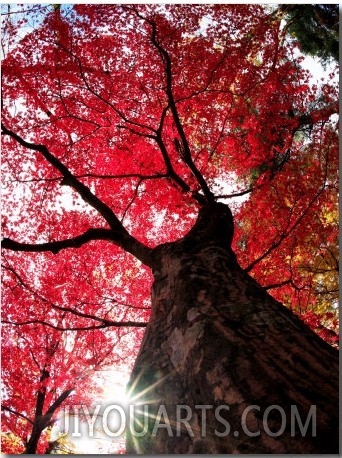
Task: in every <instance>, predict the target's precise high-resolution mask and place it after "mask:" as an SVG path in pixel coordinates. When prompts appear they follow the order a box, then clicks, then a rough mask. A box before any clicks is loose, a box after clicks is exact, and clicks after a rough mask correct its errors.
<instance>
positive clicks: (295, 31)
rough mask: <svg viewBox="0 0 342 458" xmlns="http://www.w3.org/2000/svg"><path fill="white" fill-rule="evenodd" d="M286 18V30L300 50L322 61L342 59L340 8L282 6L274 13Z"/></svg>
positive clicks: (333, 6) (330, 6)
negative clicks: (340, 52) (297, 43)
mask: <svg viewBox="0 0 342 458" xmlns="http://www.w3.org/2000/svg"><path fill="white" fill-rule="evenodd" d="M274 14H275V15H276V16H278V17H280V18H284V17H285V19H286V22H287V24H286V28H287V30H288V32H289V33H290V34H292V35H293V36H294V37H296V39H297V40H298V41H299V43H300V47H301V51H302V52H304V53H307V54H310V55H312V56H318V57H319V58H320V59H321V60H322V61H323V62H327V61H328V60H331V58H333V59H335V60H336V62H338V58H339V38H338V31H339V5H337V4H336V5H303V4H302V5H279V6H278V8H277V10H276V11H275V13H274Z"/></svg>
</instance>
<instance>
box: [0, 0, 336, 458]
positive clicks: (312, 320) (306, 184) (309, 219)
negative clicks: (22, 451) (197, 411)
mask: <svg viewBox="0 0 342 458" xmlns="http://www.w3.org/2000/svg"><path fill="white" fill-rule="evenodd" d="M18 18H19V19H18ZM31 23H33V26H32V28H31V29H30V30H29V31H27V30H26V32H25V33H22V31H23V28H25V27H29V25H30V24H31ZM21 34H22V35H23V36H21ZM2 46H3V52H4V54H5V58H4V59H3V63H2V69H3V72H2V87H3V91H2V120H3V124H2V134H3V140H2V146H3V164H2V167H3V183H4V185H5V186H4V191H3V199H4V202H5V206H4V215H3V219H2V223H3V234H4V237H5V238H4V239H3V242H2V246H3V248H4V249H5V255H4V258H3V260H4V269H5V272H6V274H5V275H4V291H5V296H4V300H3V303H4V305H5V309H4V316H5V327H4V329H5V336H4V340H5V345H4V348H5V352H6V351H8V354H9V355H12V354H13V355H14V354H15V352H17V353H18V354H20V358H22V359H21V360H22V361H24V363H25V364H24V367H25V371H26V372H25V374H27V381H25V382H24V383H23V382H21V385H22V386H25V389H26V390H27V393H29V392H31V396H30V395H29V394H27V398H30V399H31V401H32V402H31V405H32V406H34V402H35V400H37V399H38V397H39V396H40V395H39V393H42V392H45V391H44V390H46V392H49V393H50V400H46V405H48V403H49V402H54V401H52V399H54V400H55V399H56V396H59V395H61V393H64V392H65V391H64V390H67V391H68V390H69V389H71V388H70V383H72V387H73V388H74V387H75V386H76V387H78V389H79V392H81V391H82V386H83V385H82V383H81V382H80V380H79V379H78V378H77V377H75V374H71V373H72V369H73V364H72V363H71V362H70V358H71V355H70V352H69V353H68V352H67V350H66V347H65V345H64V346H63V342H64V340H63V339H66V337H65V335H69V334H65V333H70V335H72V336H74V337H72V339H74V340H75V349H76V350H75V355H73V358H75V361H77V363H75V364H76V365H78V368H81V369H79V370H82V371H84V370H85V368H91V370H94V364H97V363H98V360H100V361H103V358H104V357H105V358H109V359H108V362H109V361H110V362H111V363H114V362H115V361H117V358H119V359H121V358H123V356H124V355H125V356H127V357H130V358H132V359H133V358H134V357H135V356H136V355H137V353H138V350H139V342H140V341H141V338H142V336H143V333H144V329H145V327H146V325H147V323H148V326H147V329H146V332H145V335H144V341H143V344H142V348H141V351H140V352H139V355H138V357H137V360H136V363H135V365H134V369H133V372H132V377H131V382H130V386H131V389H133V388H134V390H135V391H136V392H138V393H139V392H141V393H143V392H144V393H145V394H146V391H144V390H145V388H146V387H149V390H148V397H149V399H150V400H151V399H159V400H161V403H162V404H165V405H170V406H175V405H176V404H177V403H178V404H186V405H189V406H192V407H193V406H195V405H199V404H201V405H204V404H213V405H219V404H225V403H226V404H227V403H229V404H230V405H231V406H232V412H231V413H230V417H229V418H230V421H231V423H234V425H235V426H236V425H237V423H238V418H239V417H241V406H246V405H250V404H258V402H259V405H261V406H269V405H272V404H277V405H281V406H283V407H284V409H285V410H286V409H288V408H289V406H290V404H291V402H292V404H298V405H300V408H301V409H302V411H303V412H306V413H307V411H305V408H307V406H308V405H309V404H310V403H311V404H313V403H315V404H317V405H318V407H319V409H322V408H323V407H322V406H324V413H322V412H321V410H320V411H319V413H320V417H319V418H317V421H318V423H319V431H320V434H321V435H319V436H318V437H317V438H307V437H301V438H300V439H298V438H297V437H295V438H292V437H289V432H288V431H285V432H284V434H283V439H281V440H280V438H279V437H277V441H275V440H274V439H272V438H266V436H265V434H262V435H261V437H260V438H258V439H257V440H256V439H255V437H254V436H253V437H248V436H246V435H245V436H244V437H242V436H240V437H239V438H237V437H235V436H234V437H233V436H232V435H231V436H229V438H227V437H225V438H223V439H222V438H220V437H213V436H214V434H213V431H214V430H215V419H213V418H212V417H211V416H210V415H209V414H208V421H209V419H210V428H208V429H209V430H210V432H211V433H210V434H209V436H208V438H204V439H203V438H199V437H198V435H196V437H195V438H192V437H190V438H189V436H187V435H186V434H185V433H183V432H182V434H181V436H180V437H169V438H166V434H167V431H166V430H163V431H161V432H158V435H157V436H156V437H155V438H152V439H151V436H150V435H148V436H147V437H144V438H139V441H137V439H136V438H134V440H133V439H132V438H131V437H129V438H128V446H127V450H128V451H130V452H133V451H138V452H140V451H145V452H146V453H153V452H154V453H158V452H159V453H163V452H167V451H168V452H170V451H173V452H188V453H199V452H206V453H209V452H210V453H220V452H221V453H232V452H234V451H235V452H236V451H239V452H240V453H243V452H245V453H246V452H263V453H270V452H274V453H277V452H278V453H286V452H293V453H295V452H302V453H305V452H307V453H312V452H317V453H319V452H325V453H330V452H332V451H336V447H337V445H336V444H337V436H336V434H338V432H336V429H335V427H334V426H333V425H332V424H333V423H334V421H333V420H332V419H334V418H337V413H338V412H336V405H337V404H336V396H337V388H336V384H337V356H336V354H337V352H336V350H335V349H334V348H332V347H331V346H330V345H328V344H327V343H325V342H324V341H323V340H322V339H320V338H319V337H318V336H316V334H315V333H313V332H312V331H310V330H309V328H307V327H306V326H305V325H304V324H302V322H301V321H300V320H299V319H298V318H297V317H296V316H295V315H294V314H293V313H291V312H289V311H288V310H287V309H286V308H284V307H283V306H281V305H280V304H279V302H277V301H276V300H279V301H281V302H282V303H284V304H285V305H287V306H288V307H289V308H291V309H292V311H294V312H295V313H296V314H298V315H301V316H302V318H303V319H304V320H306V322H307V323H308V324H309V325H310V326H311V327H312V328H313V329H315V330H316V331H317V332H318V333H319V334H320V335H321V337H323V338H324V339H325V340H327V341H328V342H329V343H330V344H333V345H336V343H337V324H338V323H337V312H336V309H337V307H336V294H337V292H336V289H337V288H336V275H337V268H338V261H337V250H336V246H337V233H338V232H337V217H336V214H337V209H336V208H337V207H336V206H337V162H338V160H337V151H338V137H337V132H336V125H335V124H336V119H335V115H336V113H337V108H338V94H337V88H336V84H335V83H334V80H333V79H332V80H331V81H330V82H329V83H326V82H325V83H322V84H321V85H318V84H316V85H314V84H310V81H309V78H310V74H309V72H308V71H306V70H304V69H303V68H302V66H301V62H302V60H303V57H302V56H301V55H300V54H298V53H296V52H295V46H296V44H295V43H294V42H293V40H291V41H288V40H287V38H286V30H284V29H282V27H281V22H280V20H278V19H277V18H276V17H275V16H274V15H272V13H271V12H270V11H269V10H268V9H267V8H265V7H263V6H262V5H191V7H190V5H184V6H181V5H177V6H175V5H173V6H172V5H136V6H131V5H111V6H109V5H73V6H66V7H62V6H59V5H54V6H53V7H51V6H49V5H45V6H42V5H36V6H29V7H27V9H25V8H24V7H23V13H22V14H19V13H18V12H17V13H16V15H15V16H12V15H11V14H10V11H6V14H5V19H4V21H3V45H2ZM331 77H333V73H332V75H331ZM242 196H245V197H247V199H246V200H245V201H244V202H243V203H241V202H238V201H236V198H238V197H242ZM228 204H229V207H230V209H229V207H228ZM233 215H234V216H233ZM196 218H197V219H196ZM152 274H153V275H152ZM152 277H153V278H152ZM252 277H253V278H254V279H252ZM152 281H153V294H152V308H151V305H150V300H149V290H150V287H151V284H152ZM266 291H268V292H270V293H271V294H272V296H271V295H269V294H267V292H266ZM253 317H254V318H253ZM38 330H39V331H38ZM132 332H133V333H134V334H133V336H132ZM37 334H38V337H37ZM126 334H127V335H129V338H128V340H126V342H129V345H128V348H127V349H126V352H122V350H120V349H119V348H117V345H116V343H117V341H118V340H120V339H123V337H124V336H125V335H126ZM75 336H77V337H75ZM110 336H111V337H110ZM37 338H38V340H36V339H37ZM90 341H92V342H93V343H94V345H95V346H96V348H97V353H96V357H97V358H98V360H97V359H96V358H95V356H94V355H90V356H89V354H88V353H87V352H85V349H88V348H89V342H90ZM53 342H59V344H58V345H59V349H58V351H60V350H62V351H61V354H60V353H57V352H56V353H54V354H53V356H54V357H55V356H56V357H57V355H58V358H57V359H56V360H54V362H53V364H54V365H55V366H54V370H53V374H54V376H53V378H51V377H49V383H50V379H51V384H52V385H51V387H50V386H49V388H48V389H47V385H46V383H45V379H44V380H43V381H42V380H40V379H39V377H42V376H44V373H45V371H46V370H47V369H45V367H46V364H48V365H51V364H52V360H51V362H50V360H49V361H48V358H50V357H51V358H52V355H51V344H52V343H53ZM24 343H25V344H24ZM36 346H37V350H36ZM38 349H39V358H38V356H37V354H36V351H38ZM110 354H111V355H112V359H110ZM307 354H308V355H309V356H307ZM117 355H119V357H118V356H117ZM264 355H266V357H267V358H268V360H267V361H266V360H264V359H263V358H264ZM89 358H90V359H91V361H90V360H89ZM94 358H95V359H94ZM5 361H6V363H5V373H6V375H7V377H6V393H7V395H8V396H9V399H8V400H9V401H10V403H9V404H6V406H7V408H8V409H12V410H15V411H16V412H17V413H19V414H20V415H16V416H14V417H13V415H12V416H9V417H8V418H9V426H8V430H9V431H11V432H13V433H14V434H19V430H20V428H21V429H22V430H23V429H25V428H26V429H25V431H27V427H28V425H26V426H25V427H24V426H23V422H22V420H24V419H25V417H27V416H29V413H27V414H26V413H25V412H26V410H25V409H26V408H27V407H25V406H24V405H23V404H20V402H19V401H21V402H22V401H23V399H21V400H18V401H17V400H16V399H15V396H16V395H15V393H16V392H17V384H18V380H17V378H16V376H15V375H19V374H20V377H21V376H22V373H23V370H24V369H23V367H22V366H20V364H21V363H20V359H19V357H18V358H15V357H14V356H13V357H12V356H11V357H10V356H8V357H7V358H6V359H5ZM291 361H292V362H291ZM303 361H304V362H303ZM327 361H329V364H328V366H329V367H327ZM291 364H292V365H291ZM35 366H36V367H35ZM37 366H39V375H38V374H37V378H36V381H35V383H32V382H29V379H30V380H32V379H33V377H34V376H35V373H36V372H37ZM241 368H242V369H243V370H242V369H241ZM49 372H51V371H49ZM65 374H69V375H68V376H65ZM70 374H71V375H70ZM256 374H258V375H256ZM30 377H31V378H30ZM42 382H43V383H42ZM284 386H285V387H286V390H288V392H289V393H291V394H288V395H284ZM39 387H40V388H39ZM53 387H55V388H54V389H56V390H57V391H53V390H52V388H53ZM322 387H324V390H323V388H322ZM42 390H43V391H42ZM304 390H305V392H306V393H307V394H306V395H305V396H304V398H305V399H304V400H303V394H302V393H303V391H304ZM321 391H324V393H323V394H322V392H321ZM265 393H266V394H265ZM51 396H52V397H51ZM89 396H91V393H88V398H89ZM57 399H58V398H57ZM5 401H6V400H5ZM228 401H229V402H228ZM16 402H18V404H16ZM32 408H33V407H32ZM234 409H235V410H234ZM286 411H287V410H286ZM7 412H8V413H10V410H8V411H7ZM30 415H32V413H30ZM13 418H15V419H14V420H13ZM6 419H7V417H6ZM172 421H174V420H171V423H172ZM198 421H199V420H198ZM253 421H254V422H256V424H259V422H260V421H261V420H260V419H259V418H258V417H257V416H256V417H254V419H253ZM253 421H252V423H253ZM16 422H17V423H18V422H19V423H18V424H16ZM272 422H273V426H274V427H275V428H276V429H277V425H278V424H279V419H277V418H274V419H272ZM28 423H29V422H28ZM236 428H237V426H236ZM278 429H279V428H278ZM41 431H43V429H42V430H41ZM31 437H32V433H31ZM276 442H277V443H276Z"/></svg>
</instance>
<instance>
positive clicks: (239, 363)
mask: <svg viewBox="0 0 342 458" xmlns="http://www.w3.org/2000/svg"><path fill="white" fill-rule="evenodd" d="M232 238H233V218H232V215H231V213H230V210H229V209H228V207H227V206H225V205H223V204H215V205H211V206H209V207H204V208H203V209H202V210H201V211H200V214H199V217H198V220H197V223H196V224H195V226H194V228H193V229H192V230H191V231H190V232H189V233H188V234H187V235H186V236H185V237H184V238H183V239H181V240H179V241H176V242H174V243H167V244H164V245H160V246H158V247H157V248H156V249H155V250H154V253H153V256H154V263H153V273H154V279H155V280H154V284H153V290H152V307H153V309H152V316H151V319H150V322H149V324H148V327H147V329H146V333H145V336H144V340H143V343H142V346H141V349H140V353H139V355H138V358H137V360H136V363H135V367H134V370H133V372H132V376H131V380H130V383H129V389H130V390H131V391H132V394H131V397H132V396H135V404H136V405H137V404H142V405H145V404H146V405H148V412H149V415H150V417H149V430H148V432H147V433H146V434H144V435H142V436H141V437H133V436H132V435H131V434H130V433H129V432H128V437H127V453H129V454H131V453H145V454H146V453H147V454H158V453H338V443H339V439H338V424H339V422H338V352H337V351H336V350H335V349H333V348H332V347H330V346H329V345H328V344H326V343H325V342H324V341H322V340H321V339H320V338H319V337H318V336H316V334H314V333H313V332H312V331H311V330H309V329H308V328H307V327H306V326H305V325H304V324H303V323H302V322H301V321H300V320H299V319H298V318H297V317H296V316H295V315H293V314H292V313H291V312H290V311H289V310H288V309H286V308H285V307H284V306H283V305H281V304H280V303H278V302H277V301H275V300H274V299H273V298H272V297H271V296H270V295H268V294H267V293H266V291H265V290H264V289H263V288H262V287H260V286H259V285H258V284H257V283H256V282H255V281H254V280H253V279H252V278H251V277H250V276H249V275H248V274H246V273H245V272H244V271H243V269H242V268H241V267H240V266H239V265H238V263H237V261H236V257H235V255H234V253H233V252H232V250H231V247H230V245H231V241H232ZM132 403H133V402H132ZM160 405H165V410H163V411H160V410H159V409H160ZM177 405H178V406H182V405H186V406H188V407H189V408H190V409H191V411H190V410H189V409H186V408H182V407H178V417H177ZM199 405H205V406H208V405H209V406H212V408H204V407H202V408H201V407H197V408H195V406H199ZM221 405H222V406H228V407H224V408H221V410H219V415H217V414H216V416H215V409H216V408H218V406H221ZM312 405H315V406H316V415H315V418H313V417H311V423H310V426H309V427H307V430H306V434H304V437H302V434H301V432H300V429H299V427H298V421H296V419H295V418H293V412H292V418H291V409H293V407H291V406H296V409H297V412H298V416H300V419H301V421H302V425H303V426H304V424H305V422H306V420H307V419H310V412H311V414H313V411H312V410H311V411H310V409H311V406H312ZM250 406H257V407H254V408H250V410H249V411H248V408H249V407H250ZM271 406H279V408H274V407H271ZM228 408H229V410H228ZM246 408H247V411H246V410H245V409H246ZM258 408H259V409H258ZM267 408H269V410H268V411H266V409H267ZM140 409H141V410H142V409H143V407H142V406H141V407H140ZM281 409H283V412H284V414H285V415H286V417H285V421H286V426H284V418H283V417H282V415H281ZM136 410H137V408H136ZM158 410H159V413H160V414H162V416H161V420H160V422H158V421H157V422H156V420H155V418H153V416H157V413H158ZM204 411H205V412H204ZM265 411H266V413H267V415H266V417H265ZM165 412H166V413H167V418H166V417H165ZM189 412H190V413H191V416H189ZM216 412H217V411H216ZM204 413H205V416H206V418H203V417H204V415H203V414H204ZM137 417H138V415H137ZM217 417H218V418H217ZM179 418H183V419H184V418H188V424H187V423H186V422H183V423H182V424H181V427H180V428H179V425H180V422H179ZM139 419H140V422H141V423H140V426H139V423H135V426H134V427H135V429H136V430H137V431H141V430H142V429H143V426H142V425H143V424H144V418H143V417H142V416H140V417H139V418H138V421H139ZM224 419H225V420H226V422H228V423H229V425H230V431H229V433H228V427H227V424H225V423H224ZM163 420H166V423H168V422H169V424H170V426H168V427H167V426H165V425H164V426H163V425H162V423H163ZM202 422H203V423H202ZM314 422H315V423H316V433H315V431H313V429H312V425H313V423H314ZM156 423H157V426H158V425H159V427H158V428H157V429H155V431H154V433H153V427H154V426H155V425H156ZM177 424H178V430H177ZM203 424H205V427H206V431H204V427H203ZM294 427H296V434H294V431H293V430H292V432H291V428H294ZM171 428H172V430H171ZM190 428H191V430H190ZM282 429H284V431H283V432H282ZM190 431H192V432H193V435H192V434H191V433H190ZM249 431H250V432H251V433H254V434H253V436H251V435H250V434H249V433H248V432H249ZM259 431H260V434H258V432H259ZM270 431H271V434H272V432H273V433H275V434H276V435H273V436H272V435H271V434H270ZM279 431H280V432H282V433H281V434H279V435H278V434H277V433H278V432H279ZM225 432H226V433H227V434H225V435H224V436H223V437H221V436H220V434H219V433H225ZM313 436H315V437H313Z"/></svg>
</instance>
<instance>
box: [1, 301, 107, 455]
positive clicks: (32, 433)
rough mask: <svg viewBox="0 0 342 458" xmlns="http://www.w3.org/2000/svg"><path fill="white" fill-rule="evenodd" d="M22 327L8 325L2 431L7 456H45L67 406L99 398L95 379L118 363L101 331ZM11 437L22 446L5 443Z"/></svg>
mask: <svg viewBox="0 0 342 458" xmlns="http://www.w3.org/2000/svg"><path fill="white" fill-rule="evenodd" d="M6 299H8V297H7V298H6ZM6 311H8V309H7V308H6ZM21 323H22V324H21V326H17V327H16V326H13V325H12V326H9V325H8V323H6V322H5V323H4V324H3V332H2V340H3V343H2V356H3V364H2V380H3V383H4V385H5V387H6V389H5V393H4V396H3V402H2V409H3V412H4V413H3V416H2V430H3V431H4V433H5V434H7V436H6V437H4V441H3V444H2V450H3V452H6V453H23V452H24V453H27V454H32V453H45V452H46V450H47V447H48V444H47V441H48V435H47V434H46V433H47V429H48V428H49V427H51V426H52V425H53V424H54V422H55V420H56V418H57V416H58V414H59V412H60V410H61V408H62V407H63V406H64V404H65V403H66V402H68V403H69V405H70V404H71V405H75V404H82V403H83V404H88V403H91V402H92V399H93V397H94V396H95V394H97V393H99V392H100V386H99V385H96V384H95V383H91V381H92V376H93V375H94V373H95V371H96V370H97V369H100V368H104V367H105V366H106V364H107V365H108V363H109V364H113V361H114V362H115V356H114V355H115V353H114V351H113V347H114V346H115V345H113V342H111V341H112V340H113V339H112V338H109V339H108V336H107V340H106V339H105V337H106V336H105V335H103V333H101V331H97V330H93V332H92V333H88V334H84V333H83V334H81V333H79V332H78V333H73V334H70V333H68V332H66V331H64V332H61V331H57V330H56V329H51V328H48V327H46V326H43V325H41V324H36V325H35V327H34V328H33V327H32V323H31V324H23V322H21ZM11 436H15V437H16V438H17V440H16V441H14V442H12V443H9V442H8V441H7V440H6V439H7V437H11ZM18 439H20V440H18Z"/></svg>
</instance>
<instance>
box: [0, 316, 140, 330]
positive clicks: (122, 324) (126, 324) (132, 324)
mask: <svg viewBox="0 0 342 458" xmlns="http://www.w3.org/2000/svg"><path fill="white" fill-rule="evenodd" d="M93 319H94V320H95V318H93ZM97 321H100V322H101V323H102V324H99V325H95V324H93V325H90V326H74V327H69V326H66V327H63V326H59V325H54V324H51V323H49V322H47V321H43V320H27V321H21V322H14V321H8V320H2V323H3V324H10V325H12V326H24V325H29V324H41V325H42V326H47V327H48V328H52V329H56V331H90V330H93V329H105V328H110V327H117V328H146V326H147V323H146V322H145V321H111V320H106V319H100V318H99V319H97Z"/></svg>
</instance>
